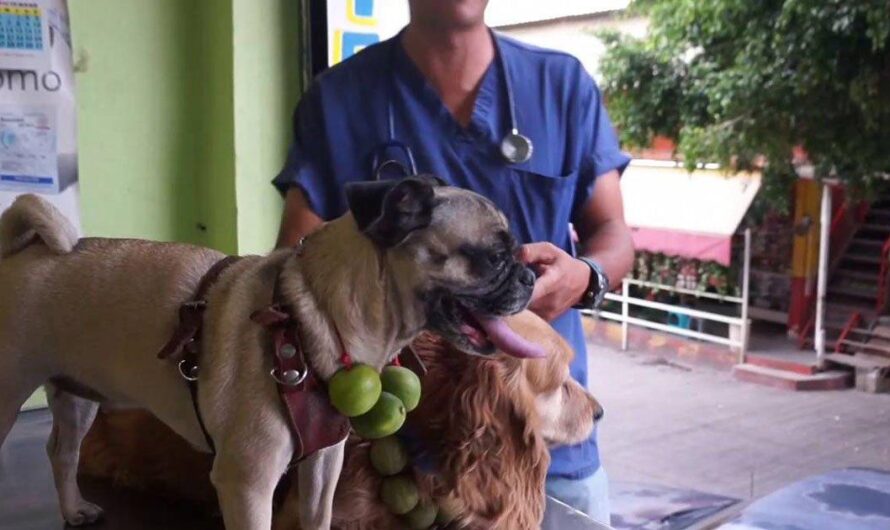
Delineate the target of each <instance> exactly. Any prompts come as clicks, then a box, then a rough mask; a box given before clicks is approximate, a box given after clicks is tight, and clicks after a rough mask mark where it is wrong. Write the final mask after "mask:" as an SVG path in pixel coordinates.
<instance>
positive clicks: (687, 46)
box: [602, 0, 890, 197]
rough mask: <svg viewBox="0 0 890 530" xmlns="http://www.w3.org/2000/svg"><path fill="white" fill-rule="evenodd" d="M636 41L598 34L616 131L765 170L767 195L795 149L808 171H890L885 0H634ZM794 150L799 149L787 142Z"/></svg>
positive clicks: (889, 31)
mask: <svg viewBox="0 0 890 530" xmlns="http://www.w3.org/2000/svg"><path fill="white" fill-rule="evenodd" d="M631 9H632V10H637V11H639V12H642V13H644V14H646V15H648V17H649V23H650V29H649V32H648V35H647V36H646V37H645V38H644V39H634V38H631V37H626V36H621V35H618V34H615V33H612V34H604V35H603V38H604V39H605V42H606V49H607V52H606V55H605V57H604V59H603V62H602V75H603V78H604V83H603V91H604V93H605V95H606V98H607V101H608V105H609V111H610V114H611V115H612V118H613V120H614V122H615V124H616V126H617V127H618V129H619V131H620V134H621V136H622V140H623V141H624V142H625V143H626V144H627V145H629V146H631V147H644V146H647V145H649V144H650V142H651V141H652V139H653V137H654V136H656V135H660V136H665V137H668V138H670V139H672V140H674V142H675V144H676V145H677V155H678V156H679V157H680V158H682V159H683V160H684V162H685V164H686V166H687V167H688V168H689V169H690V170H691V169H692V168H694V167H696V165H697V164H699V163H703V162H719V163H720V164H722V165H723V166H724V167H725V168H728V169H736V170H745V169H751V168H753V167H759V168H762V169H763V171H764V186H765V189H767V190H771V191H772V193H768V194H769V195H772V196H774V197H776V196H778V195H779V193H781V190H787V185H788V183H789V182H791V181H793V180H794V179H795V178H796V172H795V168H794V165H793V161H794V156H795V149H796V148H802V149H803V150H804V152H805V153H806V157H807V159H808V161H809V163H811V164H812V165H813V168H814V170H815V174H816V176H817V177H819V178H825V177H829V176H831V177H834V178H838V179H841V180H843V181H845V182H847V183H849V184H850V185H851V188H852V189H854V190H859V191H867V190H870V189H872V188H873V187H874V185H875V184H876V183H877V182H878V181H880V180H882V179H885V178H887V177H888V175H890V1H888V0H636V1H635V2H633V4H632V5H631ZM798 154H799V151H798Z"/></svg>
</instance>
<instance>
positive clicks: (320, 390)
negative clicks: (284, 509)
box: [250, 281, 350, 463]
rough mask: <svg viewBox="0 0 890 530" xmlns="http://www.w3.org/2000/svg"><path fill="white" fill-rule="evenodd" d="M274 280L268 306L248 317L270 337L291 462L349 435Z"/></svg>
mask: <svg viewBox="0 0 890 530" xmlns="http://www.w3.org/2000/svg"><path fill="white" fill-rule="evenodd" d="M281 300H282V298H281V296H280V293H279V284H278V282H277V281H276V284H275V290H274V294H273V304H272V305H271V306H268V307H265V308H263V309H260V310H259V311H256V312H254V313H253V314H252V315H251V316H250V318H251V320H253V321H254V322H256V323H258V324H260V325H262V326H264V327H266V328H267V329H268V330H269V332H270V335H271V338H272V351H273V354H274V355H273V361H274V365H275V367H274V368H273V369H272V377H273V379H275V381H276V383H277V384H278V394H279V396H280V397H281V403H282V405H283V406H284V409H285V416H287V419H288V424H289V426H290V430H291V434H292V436H293V440H294V454H293V458H292V460H291V463H294V462H297V461H299V460H302V459H303V458H305V457H306V456H308V455H311V454H312V453H315V452H316V451H318V450H320V449H324V448H326V447H330V446H332V445H335V444H337V443H339V442H340V441H342V440H344V439H346V437H347V436H349V430H350V424H349V420H348V419H347V418H346V416H344V415H342V414H340V412H338V411H337V409H335V408H334V406H333V405H331V402H330V400H329V399H328V396H327V391H326V388H325V385H324V382H322V381H321V380H319V379H318V378H317V377H316V375H315V372H314V371H313V370H312V369H311V367H310V365H309V363H308V362H307V360H306V356H305V353H304V351H303V347H302V342H301V341H300V326H299V322H298V321H297V320H296V319H295V318H293V316H292V315H293V312H292V311H291V309H290V308H289V307H288V306H286V305H283V304H281Z"/></svg>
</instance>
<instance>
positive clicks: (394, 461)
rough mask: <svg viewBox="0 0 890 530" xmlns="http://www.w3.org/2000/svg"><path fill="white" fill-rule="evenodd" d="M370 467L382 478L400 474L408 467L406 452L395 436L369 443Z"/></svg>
mask: <svg viewBox="0 0 890 530" xmlns="http://www.w3.org/2000/svg"><path fill="white" fill-rule="evenodd" d="M370 457H371V465H372V466H374V469H376V470H377V472H378V473H380V474H381V475H383V476H384V477H388V476H390V475H395V474H397V473H401V472H402V470H403V469H405V466H407V465H408V451H406V450H405V446H403V445H402V442H401V441H400V440H399V439H398V438H396V437H395V436H387V437H386V438H381V439H379V440H374V442H372V443H371V454H370Z"/></svg>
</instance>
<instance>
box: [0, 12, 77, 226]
mask: <svg viewBox="0 0 890 530" xmlns="http://www.w3.org/2000/svg"><path fill="white" fill-rule="evenodd" d="M73 70H74V69H73V64H72V51H71V33H70V30H69V22H68V8H67V3H66V0H25V1H22V0H17V1H10V0H0V211H2V210H4V209H6V208H7V207H8V206H9V205H10V204H11V203H12V201H13V200H14V199H15V198H16V197H17V196H18V195H20V194H22V193H39V194H41V195H43V196H44V197H45V198H47V199H48V200H50V201H51V202H52V203H53V204H55V205H56V206H57V207H58V208H59V209H60V210H61V211H62V212H63V213H64V214H65V215H66V216H68V218H69V219H71V221H72V222H73V223H74V225H75V226H76V227H77V229H78V231H79V230H80V211H79V205H78V200H79V199H78V186H77V121H76V103H75V98H74V71H73Z"/></svg>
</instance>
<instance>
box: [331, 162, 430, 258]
mask: <svg viewBox="0 0 890 530" xmlns="http://www.w3.org/2000/svg"><path fill="white" fill-rule="evenodd" d="M440 182H441V181H439V180H438V179H434V178H429V177H409V178H405V179H401V180H381V181H369V182H351V183H349V184H347V185H346V202H347V204H348V205H349V210H350V211H351V212H352V216H353V218H355V222H356V225H358V229H359V230H361V231H362V233H364V234H365V235H366V236H368V237H369V238H371V239H372V240H373V241H374V242H375V243H377V244H378V245H380V246H382V247H394V246H396V245H398V244H399V243H401V242H402V241H404V240H405V238H406V237H408V234H410V233H411V232H413V231H415V230H420V229H421V228H426V227H427V226H429V225H430V222H431V221H432V218H433V208H434V207H435V188H436V187H438V186H440V185H441V184H440Z"/></svg>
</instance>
